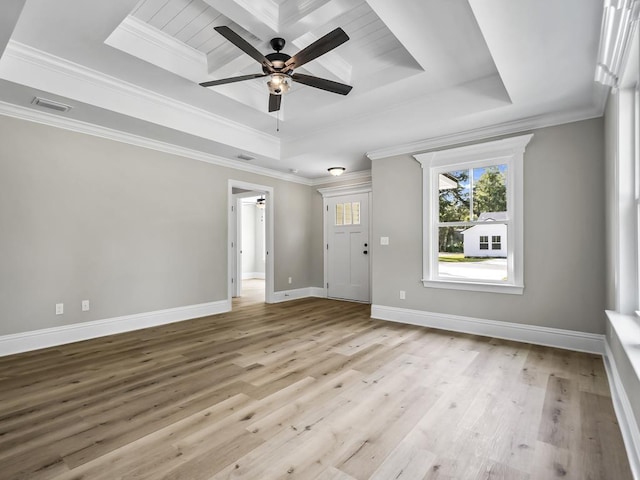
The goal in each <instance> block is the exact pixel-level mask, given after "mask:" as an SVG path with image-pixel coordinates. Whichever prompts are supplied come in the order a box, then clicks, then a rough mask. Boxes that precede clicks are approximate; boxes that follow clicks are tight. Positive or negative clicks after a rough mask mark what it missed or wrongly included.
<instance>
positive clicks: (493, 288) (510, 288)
mask: <svg viewBox="0 0 640 480" xmlns="http://www.w3.org/2000/svg"><path fill="white" fill-rule="evenodd" d="M422 285H423V286H425V287H427V288H446V289H448V290H470V291H475V292H489V293H508V294H511V295H522V294H523V292H524V285H506V284H503V283H480V282H452V281H449V280H422Z"/></svg>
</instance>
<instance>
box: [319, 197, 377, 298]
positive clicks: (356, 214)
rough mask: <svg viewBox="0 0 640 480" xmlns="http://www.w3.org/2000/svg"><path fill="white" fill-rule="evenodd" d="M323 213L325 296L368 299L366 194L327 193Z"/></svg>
mask: <svg viewBox="0 0 640 480" xmlns="http://www.w3.org/2000/svg"><path fill="white" fill-rule="evenodd" d="M325 215H326V222H327V225H326V228H327V230H326V231H327V245H326V248H327V283H328V285H327V296H328V297H330V298H340V299H345V300H355V301H359V302H369V301H370V300H371V293H370V286H369V268H370V267H369V265H370V262H369V257H370V255H369V252H370V250H371V249H370V243H369V194H368V193H355V194H349V195H340V196H335V197H329V198H328V199H327V209H326V211H325Z"/></svg>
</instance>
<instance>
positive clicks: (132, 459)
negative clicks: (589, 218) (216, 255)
mask: <svg viewBox="0 0 640 480" xmlns="http://www.w3.org/2000/svg"><path fill="white" fill-rule="evenodd" d="M263 298H264V297H263ZM368 316H369V306H368V305H361V304H356V303H346V302H338V301H331V300H325V299H304V300H296V301H292V302H287V303H282V304H278V305H264V304H263V303H259V302H258V303H256V302H255V301H252V300H251V297H250V295H249V296H245V297H243V298H241V299H238V300H237V301H234V311H233V312H231V313H228V314H224V315H218V316H214V317H207V318H202V319H198V320H193V321H188V322H181V323H176V324H172V325H166V326H163V327H158V328H152V329H147V330H143V331H137V332H131V333H127V334H122V335H117V336H112V337H106V338H103V339H98V340H91V341H86V342H81V343H77V344H73V345H67V346H63V347H58V348H51V349H47V350H42V351H39V352H31V353H26V354H21V355H15V356H12V357H4V358H0V478H2V479H12V480H13V479H23V478H24V479H31V480H34V479H56V480H63V479H64V480H80V479H87V480H100V479H105V480H116V479H185V480H199V479H212V480H213V479H216V480H217V479H228V478H234V479H235V478H246V479H256V480H266V479H271V478H292V479H293V478H298V479H319V480H328V479H336V480H352V479H368V478H373V479H380V480H393V479H400V480H402V479H409V480H417V479H464V480H467V479H488V478H491V479H509V480H519V479H542V480H548V479H555V478H563V479H580V480H585V479H592V480H595V479H605V480H625V479H630V478H631V474H630V472H629V466H628V462H627V459H626V455H625V450H624V447H623V444H622V440H621V436H620V431H619V428H618V425H617V423H616V419H615V416H614V413H613V409H612V404H611V399H610V396H609V389H608V386H607V380H606V377H605V373H604V369H603V364H602V360H601V359H600V358H599V357H597V356H594V355H587V354H580V353H573V352H568V351H563V350H556V349H552V348H544V347H537V346H531V345H526V344H520V343H515V342H509V341H504V340H496V339H489V338H483V337H476V336H471V335H462V334H451V333H446V332H442V331H435V330H430V329H425V328H419V327H413V326H408V325H399V324H394V323H390V322H382V321H374V320H370V319H369V318H368Z"/></svg>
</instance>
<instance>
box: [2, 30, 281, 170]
mask: <svg viewBox="0 0 640 480" xmlns="http://www.w3.org/2000/svg"><path fill="white" fill-rule="evenodd" d="M0 67H1V68H0V71H1V72H2V76H3V77H4V78H6V79H7V80H10V81H14V82H17V83H22V84H25V85H28V86H31V87H33V88H39V89H41V90H46V91H50V92H52V93H55V94H58V95H61V96H64V97H69V98H74V99H76V100H78V101H82V102H86V103H89V104H92V105H96V106H98V107H101V108H107V109H109V110H113V111H115V112H118V113H122V114H125V115H129V116H132V117H136V118H140V119H142V120H146V121H150V122H153V123H157V124H159V125H163V126H165V127H168V128H172V129H175V130H178V131H182V132H185V133H188V134H191V135H195V136H198V137H201V138H206V139H209V140H213V141H217V142H221V143H226V144H229V145H233V146H236V147H237V148H241V149H243V150H248V149H249V150H253V151H256V152H259V153H261V154H263V155H265V156H268V157H272V158H279V157H280V153H281V144H280V139H279V138H277V137H275V136H272V135H269V134H267V133H264V132H262V131H260V130H256V129H254V128H251V127H247V126H246V125H243V124H241V123H239V122H235V121H233V120H229V119H227V118H224V117H222V116H220V115H216V114H214V113H212V112H210V111H207V110H204V109H202V108H199V107H195V106H193V105H190V104H187V103H184V102H180V101H176V100H174V99H172V98H169V97H167V96H165V95H161V94H158V93H155V92H153V91H150V90H147V89H145V88H142V87H140V86H138V85H134V84H132V83H129V82H126V81H123V80H120V79H117V78H115V77H112V76H109V75H107V74H105V73H102V72H99V71H97V70H93V69H91V68H87V67H85V66H82V65H79V64H77V63H74V62H71V61H69V60H66V59H63V58H60V57H57V56H55V55H52V54H50V53H47V52H44V51H42V50H38V49H36V48H33V47H31V46H28V45H25V44H22V43H19V42H16V41H13V40H11V41H10V42H9V44H8V45H7V48H6V50H5V53H4V55H3V57H2V63H1V64H0ZM34 79H36V80H34ZM96 98H97V99H101V101H100V103H96ZM248 144H249V145H248Z"/></svg>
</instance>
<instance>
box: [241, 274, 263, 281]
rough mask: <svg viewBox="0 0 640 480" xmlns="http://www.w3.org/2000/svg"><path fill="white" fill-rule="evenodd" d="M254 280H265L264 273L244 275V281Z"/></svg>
mask: <svg viewBox="0 0 640 480" xmlns="http://www.w3.org/2000/svg"><path fill="white" fill-rule="evenodd" d="M252 278H259V279H261V280H264V272H245V273H243V274H242V279H243V280H250V279H252Z"/></svg>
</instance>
